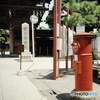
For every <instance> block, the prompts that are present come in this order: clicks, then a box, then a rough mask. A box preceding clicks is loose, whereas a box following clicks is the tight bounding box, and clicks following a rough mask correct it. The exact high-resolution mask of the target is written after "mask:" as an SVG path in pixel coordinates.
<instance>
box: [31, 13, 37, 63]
mask: <svg viewBox="0 0 100 100" xmlns="http://www.w3.org/2000/svg"><path fill="white" fill-rule="evenodd" d="M30 21H31V25H32V47H33V63H34V24H36V23H37V22H38V17H37V16H36V15H31V16H30Z"/></svg>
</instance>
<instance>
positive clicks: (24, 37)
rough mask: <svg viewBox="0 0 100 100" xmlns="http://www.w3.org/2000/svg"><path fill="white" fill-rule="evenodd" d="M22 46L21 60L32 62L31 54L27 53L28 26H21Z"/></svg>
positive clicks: (25, 24) (26, 24)
mask: <svg viewBox="0 0 100 100" xmlns="http://www.w3.org/2000/svg"><path fill="white" fill-rule="evenodd" d="M22 44H23V45H24V52H22V60H23V61H28V60H32V55H31V52H30V51H29V24H28V23H23V24H22Z"/></svg>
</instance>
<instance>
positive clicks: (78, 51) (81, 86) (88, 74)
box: [71, 33, 95, 100]
mask: <svg viewBox="0 0 100 100" xmlns="http://www.w3.org/2000/svg"><path fill="white" fill-rule="evenodd" d="M93 36H94V35H93V34H91V33H78V34H75V35H74V39H75V41H74V42H73V43H72V47H73V52H74V54H75V55H77V56H78V61H73V65H72V71H73V72H75V89H74V90H73V91H72V92H71V93H73V92H75V93H76V92H78V93H88V92H93V85H92V84H93V74H92V44H91V39H92V37H93ZM85 97H86V98H85ZM72 98H73V99H72V100H77V99H76V98H78V100H91V99H90V98H91V96H88V97H87V96H78V97H77V96H76V95H75V96H72ZM84 98H85V99H84ZM92 98H93V99H92V100H95V99H94V98H95V96H93V97H92Z"/></svg>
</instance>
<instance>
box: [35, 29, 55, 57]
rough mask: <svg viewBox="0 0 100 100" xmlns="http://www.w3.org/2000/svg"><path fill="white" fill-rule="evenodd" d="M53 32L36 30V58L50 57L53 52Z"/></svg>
mask: <svg viewBox="0 0 100 100" xmlns="http://www.w3.org/2000/svg"><path fill="white" fill-rule="evenodd" d="M52 32H53V31H52V30H37V31H36V40H35V49H36V50H35V53H36V56H52V52H53V37H52V35H53V33H52Z"/></svg>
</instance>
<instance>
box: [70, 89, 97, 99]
mask: <svg viewBox="0 0 100 100" xmlns="http://www.w3.org/2000/svg"><path fill="white" fill-rule="evenodd" d="M95 93H96V91H89V92H88V91H82V92H80V91H75V90H73V91H72V92H71V93H70V98H71V100H97V99H96V97H97V95H96V94H95Z"/></svg>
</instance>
